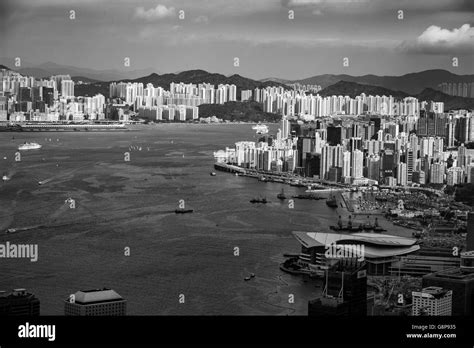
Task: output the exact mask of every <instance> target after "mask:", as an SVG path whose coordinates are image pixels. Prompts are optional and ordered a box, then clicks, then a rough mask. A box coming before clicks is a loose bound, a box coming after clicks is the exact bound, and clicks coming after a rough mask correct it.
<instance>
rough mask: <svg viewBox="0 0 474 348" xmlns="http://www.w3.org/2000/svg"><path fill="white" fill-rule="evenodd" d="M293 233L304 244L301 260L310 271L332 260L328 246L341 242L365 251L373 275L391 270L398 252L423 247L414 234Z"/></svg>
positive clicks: (323, 266)
mask: <svg viewBox="0 0 474 348" xmlns="http://www.w3.org/2000/svg"><path fill="white" fill-rule="evenodd" d="M292 234H293V235H294V236H295V238H296V239H297V240H298V242H299V243H300V244H301V253H300V254H299V261H300V262H301V263H302V264H304V265H306V266H307V267H308V269H309V270H310V271H311V272H316V273H319V272H320V271H321V270H324V269H325V268H326V267H327V266H328V264H330V263H331V261H330V259H328V257H327V256H328V255H327V254H326V251H327V250H328V246H331V245H341V248H343V249H344V250H346V249H347V251H348V250H358V251H362V249H363V252H362V253H363V260H364V261H365V262H366V263H367V271H368V273H369V274H372V275H384V274H389V273H390V267H391V266H392V264H393V263H394V262H395V261H398V257H399V256H402V255H407V254H410V253H412V252H415V251H417V250H419V249H420V246H419V245H418V244H417V243H416V239H414V238H404V237H398V236H392V235H387V234H383V235H380V234H374V233H363V232H360V233H351V234H344V233H326V232H302V231H293V232H292ZM362 246H363V247H362ZM354 248H359V249H354ZM361 259H362V258H361Z"/></svg>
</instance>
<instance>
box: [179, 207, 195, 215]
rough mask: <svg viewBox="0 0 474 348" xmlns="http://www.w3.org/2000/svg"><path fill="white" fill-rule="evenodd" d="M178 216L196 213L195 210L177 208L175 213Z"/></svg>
mask: <svg viewBox="0 0 474 348" xmlns="http://www.w3.org/2000/svg"><path fill="white" fill-rule="evenodd" d="M174 212H175V213H176V214H188V213H192V212H194V210H193V209H184V208H176V209H175V211H174Z"/></svg>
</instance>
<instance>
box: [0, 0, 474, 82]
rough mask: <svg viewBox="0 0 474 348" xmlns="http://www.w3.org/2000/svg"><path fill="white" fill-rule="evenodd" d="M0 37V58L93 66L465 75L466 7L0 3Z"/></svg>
mask: <svg viewBox="0 0 474 348" xmlns="http://www.w3.org/2000/svg"><path fill="white" fill-rule="evenodd" d="M71 10H73V11H75V19H70V14H71V13H70V11H71ZM181 10H182V11H184V19H180V18H179V16H180V11H181ZM399 10H402V11H403V19H399V18H398V17H399V15H400V13H399ZM289 11H294V19H290V18H289V17H290V15H291V14H290V13H289ZM0 40H1V41H0V56H1V57H21V58H22V60H24V61H28V62H32V63H35V64H37V63H44V62H48V61H52V62H55V63H59V64H67V65H74V66H81V67H89V68H93V69H107V68H114V69H131V70H136V69H143V68H148V67H151V68H153V69H156V71H157V72H160V73H164V72H176V71H181V70H188V69H195V68H199V69H204V70H208V71H211V72H219V73H223V74H226V75H228V74H233V73H238V74H241V75H243V76H247V77H251V78H264V77H280V78H288V79H297V78H304V77H309V76H312V75H317V74H324V73H347V74H352V75H362V74H368V73H371V74H378V75H401V74H405V73H409V72H414V71H420V70H425V69H433V68H441V69H446V70H450V71H452V72H455V73H460V74H467V73H471V74H473V73H474V63H473V62H474V0H397V1H394V0H157V1H148V0H145V1H126V0H80V1H70V0H61V1H60V0H6V1H5V0H0ZM125 57H129V58H130V63H131V64H130V67H125V66H124V58H125ZM235 57H238V58H239V65H240V66H239V67H235V66H234V58H235ZM344 57H347V58H348V59H349V66H348V67H344V66H343V59H344ZM453 57H457V58H458V59H459V66H458V67H457V68H455V67H453V66H452V58H453Z"/></svg>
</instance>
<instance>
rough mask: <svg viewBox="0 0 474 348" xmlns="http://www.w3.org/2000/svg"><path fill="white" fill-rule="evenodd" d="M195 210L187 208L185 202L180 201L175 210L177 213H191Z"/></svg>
mask: <svg viewBox="0 0 474 348" xmlns="http://www.w3.org/2000/svg"><path fill="white" fill-rule="evenodd" d="M181 204H182V205H181ZM193 211H194V210H193V209H186V208H185V207H184V202H180V203H179V204H178V207H177V208H176V209H175V210H174V212H175V213H176V214H189V213H192V212H193Z"/></svg>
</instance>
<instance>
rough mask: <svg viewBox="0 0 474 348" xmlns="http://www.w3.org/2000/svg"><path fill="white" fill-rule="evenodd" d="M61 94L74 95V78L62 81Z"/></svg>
mask: <svg viewBox="0 0 474 348" xmlns="http://www.w3.org/2000/svg"><path fill="white" fill-rule="evenodd" d="M61 96H62V97H63V98H69V97H74V81H73V80H62V81H61Z"/></svg>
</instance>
